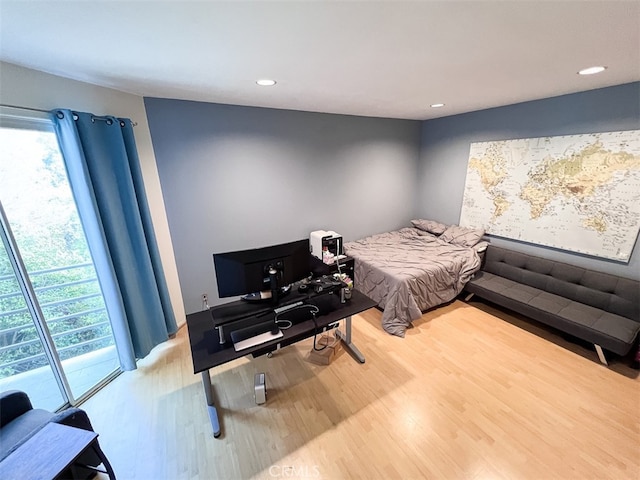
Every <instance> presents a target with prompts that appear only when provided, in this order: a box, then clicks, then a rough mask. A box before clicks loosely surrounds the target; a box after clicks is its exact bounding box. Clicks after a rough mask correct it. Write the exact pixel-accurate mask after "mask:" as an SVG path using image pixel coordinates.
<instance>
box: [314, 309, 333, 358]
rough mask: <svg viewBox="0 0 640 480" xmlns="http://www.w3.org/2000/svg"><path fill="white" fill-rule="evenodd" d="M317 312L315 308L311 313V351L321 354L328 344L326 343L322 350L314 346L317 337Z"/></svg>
mask: <svg viewBox="0 0 640 480" xmlns="http://www.w3.org/2000/svg"><path fill="white" fill-rule="evenodd" d="M318 311H319V310H318V309H317V308H316V310H315V311H311V315H312V316H313V318H312V320H313V325H314V327H313V349H314V350H315V351H316V352H321V351H322V350H324V349H325V348H327V347H328V346H329V344H328V343H327V344H326V345H325V346H324V347H322V348H318V347H317V346H316V338H317V337H318V322H317V321H316V312H318Z"/></svg>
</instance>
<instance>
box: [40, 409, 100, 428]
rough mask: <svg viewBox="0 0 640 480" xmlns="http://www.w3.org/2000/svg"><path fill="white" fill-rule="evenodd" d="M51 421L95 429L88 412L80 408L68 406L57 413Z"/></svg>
mask: <svg viewBox="0 0 640 480" xmlns="http://www.w3.org/2000/svg"><path fill="white" fill-rule="evenodd" d="M50 422H53V423H60V424H62V425H68V426H69V427H76V428H81V429H83V430H90V431H93V427H92V426H91V422H90V421H89V416H88V415H87V412H85V411H84V410H82V409H80V408H66V409H64V410H63V411H61V412H59V413H56V414H55V415H54V416H53V418H51V420H50Z"/></svg>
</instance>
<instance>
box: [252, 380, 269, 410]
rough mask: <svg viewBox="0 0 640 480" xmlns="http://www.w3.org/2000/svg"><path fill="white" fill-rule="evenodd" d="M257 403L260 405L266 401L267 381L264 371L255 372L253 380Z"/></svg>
mask: <svg viewBox="0 0 640 480" xmlns="http://www.w3.org/2000/svg"><path fill="white" fill-rule="evenodd" d="M253 396H254V397H255V399H256V403H257V404H258V405H262V404H263V403H265V402H266V401H267V383H266V375H265V374H264V373H256V376H255V382H254V394H253Z"/></svg>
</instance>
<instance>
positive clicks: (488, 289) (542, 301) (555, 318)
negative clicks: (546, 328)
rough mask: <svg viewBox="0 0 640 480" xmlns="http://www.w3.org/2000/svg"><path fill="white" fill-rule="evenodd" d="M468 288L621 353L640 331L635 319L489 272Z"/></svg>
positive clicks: (470, 283)
mask: <svg viewBox="0 0 640 480" xmlns="http://www.w3.org/2000/svg"><path fill="white" fill-rule="evenodd" d="M466 289H467V291H469V292H471V293H476V294H478V295H479V296H481V297H483V298H486V299H487V300H489V301H493V302H495V303H498V304H500V305H503V306H505V307H507V308H510V309H511V310H514V311H516V312H518V313H521V314H523V315H526V316H529V317H531V318H533V319H535V320H537V321H541V322H543V323H546V324H548V325H551V326H552V327H555V328H558V329H560V330H562V331H565V332H567V333H569V334H571V335H574V336H576V337H579V338H582V339H583V340H587V341H589V342H591V343H596V344H598V345H600V346H602V347H603V348H606V349H607V350H610V351H612V352H614V353H617V354H619V355H625V354H626V353H627V352H628V351H629V350H630V348H631V345H632V344H633V342H634V341H635V339H636V338H637V336H638V333H639V332H640V323H638V322H636V321H634V320H630V319H628V318H625V317H622V316H620V315H616V314H614V313H610V312H607V311H604V310H602V309H598V308H595V307H592V306H590V305H585V304H583V303H580V302H576V301H574V300H571V299H569V298H566V297H563V296H560V295H556V294H553V293H549V292H547V291H545V290H542V289H539V288H535V287H531V286H529V285H524V284H522V283H519V282H517V281H515V280H511V279H509V278H504V277H501V276H499V275H495V274H493V273H490V272H485V271H481V272H478V273H476V275H475V276H474V278H473V279H472V280H471V281H470V282H469V283H468V284H467V285H466Z"/></svg>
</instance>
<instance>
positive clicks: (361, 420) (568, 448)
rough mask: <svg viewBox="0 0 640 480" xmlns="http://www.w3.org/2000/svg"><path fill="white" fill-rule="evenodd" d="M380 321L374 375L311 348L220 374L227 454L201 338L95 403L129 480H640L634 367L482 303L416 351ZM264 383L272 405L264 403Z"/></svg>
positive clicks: (357, 321) (371, 320)
mask: <svg viewBox="0 0 640 480" xmlns="http://www.w3.org/2000/svg"><path fill="white" fill-rule="evenodd" d="M380 319H381V312H380V311H378V310H376V309H373V310H370V311H368V312H365V313H364V314H361V315H359V316H357V317H354V322H353V329H354V330H353V338H354V342H355V344H356V345H357V346H358V348H359V349H360V350H361V351H362V353H363V354H364V355H365V357H366V363H365V364H362V365H361V364H359V363H357V362H356V361H354V360H353V359H352V358H351V357H350V355H349V354H348V353H346V352H344V351H343V352H342V353H341V354H340V355H338V356H337V358H336V359H335V360H334V361H333V362H332V363H331V365H329V366H318V365H314V364H311V363H309V362H308V361H307V360H306V355H307V353H308V351H309V349H310V348H311V342H310V341H305V342H302V343H300V344H298V345H295V346H293V347H288V348H286V349H283V350H281V351H279V352H278V353H277V354H276V355H275V356H274V357H273V358H266V357H261V358H258V359H252V360H249V359H246V358H244V359H240V360H237V361H235V362H232V363H231V364H227V365H224V366H221V367H217V368H216V369H213V370H212V381H213V384H214V390H215V398H216V400H217V402H218V409H219V412H220V415H221V423H222V429H223V435H222V437H221V438H219V439H214V438H213V436H212V432H211V426H210V424H209V419H208V416H207V412H206V409H205V399H204V393H203V391H202V386H201V382H200V375H194V374H193V370H192V364H191V358H190V352H189V345H188V339H187V338H186V335H187V332H186V328H182V329H181V330H180V331H179V333H178V335H177V337H176V338H175V339H173V340H170V341H169V342H166V343H165V344H163V345H161V346H159V347H158V348H156V349H155V350H154V351H153V352H152V354H151V355H150V356H149V357H147V358H146V359H144V360H142V361H141V362H140V364H139V368H138V370H136V371H133V372H126V373H123V374H122V375H120V376H119V377H118V378H117V379H116V380H115V381H113V382H112V383H111V384H110V385H108V386H107V387H105V388H104V389H103V390H101V391H100V392H98V393H97V394H96V395H94V396H93V397H92V398H90V399H89V400H88V401H87V402H86V403H85V404H84V405H83V408H84V409H85V410H87V412H88V413H89V415H90V418H91V421H92V423H93V425H94V428H95V429H96V431H97V432H99V434H100V437H99V441H100V444H101V445H102V448H103V450H104V451H105V452H106V454H107V456H108V458H109V459H110V461H111V463H112V465H113V467H114V469H115V471H116V474H117V475H118V478H119V479H121V480H127V479H132V480H133V479H150V478H154V479H183V478H184V479H200V480H203V479H214V478H223V479H244V478H265V479H273V478H330V479H333V478H367V479H372V478H385V479H388V478H438V479H440V478H447V479H449V478H453V479H457V478H461V479H462V478H464V479H484V478H498V479H500V478H505V479H514V478H518V479H528V478H531V479H539V478H567V479H569V478H571V479H572V478H581V479H583V478H598V479H609V478H610V479H616V480H618V479H638V478H640V421H639V419H640V380H638V372H637V371H636V370H632V369H631V368H629V367H628V366H627V365H626V364H625V363H624V361H623V360H622V359H612V362H611V365H610V367H609V368H607V367H604V366H603V365H601V364H600V363H599V362H598V358H597V354H596V353H595V351H593V350H591V349H589V348H588V346H583V345H579V344H574V343H571V342H569V341H567V340H565V339H563V338H562V336H560V335H559V334H558V333H557V332H554V331H551V330H549V329H546V328H545V327H542V326H540V325H537V324H535V323H534V322H528V321H527V320H526V319H523V318H522V317H518V316H515V315H510V314H508V313H505V312H503V311H500V310H497V309H495V308H493V307H491V306H488V305H485V304H483V303H480V302H472V303H471V304H466V303H463V302H461V301H455V302H453V303H451V304H449V305H447V306H444V307H441V308H438V309H435V310H433V311H430V312H427V313H425V314H424V315H423V317H422V318H421V319H420V320H418V321H416V322H415V323H414V325H415V326H414V328H412V329H409V330H408V331H407V335H406V337H405V338H404V339H402V338H398V337H394V336H391V335H388V334H387V333H385V332H384V331H383V330H382V328H381V327H380ZM257 372H265V373H266V377H267V402H266V403H265V404H264V405H256V404H255V401H254V399H253V382H254V374H255V373H257Z"/></svg>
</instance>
